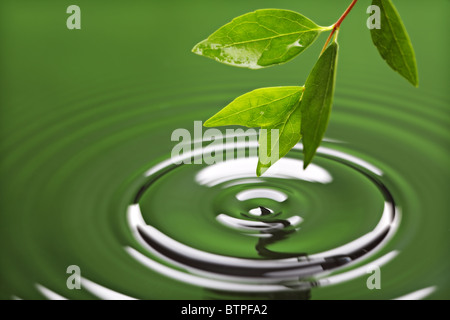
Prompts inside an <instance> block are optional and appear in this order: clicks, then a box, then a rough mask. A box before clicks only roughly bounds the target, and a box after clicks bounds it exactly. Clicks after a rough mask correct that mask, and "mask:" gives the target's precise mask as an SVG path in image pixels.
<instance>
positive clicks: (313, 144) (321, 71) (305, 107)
mask: <svg viewBox="0 0 450 320" xmlns="http://www.w3.org/2000/svg"><path fill="white" fill-rule="evenodd" d="M338 51H339V45H338V44H337V42H335V41H333V43H332V44H331V45H330V46H329V47H328V48H327V49H326V50H325V52H324V53H323V54H322V55H321V56H320V58H319V60H318V61H317V63H316V65H315V66H314V68H313V70H312V71H311V73H310V75H309V77H308V79H307V80H306V84H305V92H304V94H303V98H302V102H301V112H302V134H303V154H304V157H305V159H304V168H305V169H306V167H307V166H308V165H309V164H310V163H311V161H312V159H313V157H314V155H315V154H316V151H317V148H319V145H320V143H321V142H322V139H323V137H324V135H325V131H326V130H327V127H328V122H329V120H330V114H331V108H332V105H333V96H334V87H335V82H336V68H337V60H338Z"/></svg>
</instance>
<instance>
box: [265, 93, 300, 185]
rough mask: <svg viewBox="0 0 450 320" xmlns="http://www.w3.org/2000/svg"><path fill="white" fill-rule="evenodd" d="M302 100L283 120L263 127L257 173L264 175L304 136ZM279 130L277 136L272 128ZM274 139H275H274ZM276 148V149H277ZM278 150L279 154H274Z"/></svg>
mask: <svg viewBox="0 0 450 320" xmlns="http://www.w3.org/2000/svg"><path fill="white" fill-rule="evenodd" d="M301 119H302V115H301V112H300V101H299V102H298V103H297V105H296V106H294V108H292V109H291V111H290V112H289V113H288V114H287V115H286V117H285V118H284V119H283V121H282V122H281V123H279V124H277V125H275V126H273V127H263V128H262V129H266V130H261V134H260V136H259V161H258V167H257V169H256V175H257V176H258V177H259V176H261V175H263V174H264V173H265V172H266V171H267V170H268V169H269V168H270V167H271V166H272V165H273V164H275V163H276V162H277V161H278V160H279V159H281V158H283V157H284V156H285V155H286V154H287V153H288V152H289V151H290V150H291V149H292V148H293V147H294V146H295V145H296V144H297V143H298V142H299V141H300V139H301V138H302V135H301V133H300V129H301ZM271 129H275V130H278V132H277V134H276V135H275V137H273V136H272V133H273V132H272V130H271ZM272 140H274V141H272ZM275 150H276V151H275ZM274 152H277V153H278V154H277V155H274Z"/></svg>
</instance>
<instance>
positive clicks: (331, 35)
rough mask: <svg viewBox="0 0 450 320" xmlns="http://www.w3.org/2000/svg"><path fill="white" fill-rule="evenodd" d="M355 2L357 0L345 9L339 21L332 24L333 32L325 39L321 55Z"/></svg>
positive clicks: (355, 0)
mask: <svg viewBox="0 0 450 320" xmlns="http://www.w3.org/2000/svg"><path fill="white" fill-rule="evenodd" d="M356 2H358V0H353V2H352V3H351V4H350V6H349V7H348V8H347V10H345V12H344V13H343V14H342V16H341V17H340V18H339V20H338V21H337V22H336V23H335V24H334V26H333V31H331V34H330V36H329V37H328V39H327V42H326V43H325V46H324V47H323V50H322V53H323V52H324V51H325V49H326V48H327V47H328V44H329V43H330V41H331V38H332V37H333V35H334V34H335V32H336V31H337V30H338V29H339V28H340V27H341V24H342V22H343V21H344V20H345V18H347V16H348V14H349V13H350V11H352V9H353V7H354V6H355V4H356Z"/></svg>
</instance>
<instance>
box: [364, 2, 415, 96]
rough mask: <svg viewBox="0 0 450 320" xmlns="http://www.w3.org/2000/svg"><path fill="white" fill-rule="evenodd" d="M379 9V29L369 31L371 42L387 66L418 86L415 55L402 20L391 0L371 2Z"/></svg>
mask: <svg viewBox="0 0 450 320" xmlns="http://www.w3.org/2000/svg"><path fill="white" fill-rule="evenodd" d="M372 4H373V5H376V6H378V7H379V8H380V10H381V13H380V15H381V16H380V18H381V25H380V26H381V28H380V29H376V28H375V29H371V30H370V33H371V35H372V40H373V43H374V44H375V46H376V47H377V49H378V52H379V53H380V55H381V56H382V57H383V59H384V60H386V62H387V63H388V65H389V66H390V67H391V68H392V69H393V70H395V71H396V72H398V73H400V74H401V75H402V76H403V77H405V78H406V79H407V80H408V81H409V82H410V83H411V84H412V85H414V86H416V87H418V86H419V75H418V70H417V61H416V55H415V53H414V48H413V46H412V43H411V39H410V38H409V35H408V32H407V31H406V28H405V25H404V24H403V21H402V18H401V17H400V14H399V13H398V11H397V9H396V8H395V6H394V4H393V3H392V1H391V0H373V2H372Z"/></svg>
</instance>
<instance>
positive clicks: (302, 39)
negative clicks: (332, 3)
mask: <svg viewBox="0 0 450 320" xmlns="http://www.w3.org/2000/svg"><path fill="white" fill-rule="evenodd" d="M329 29H330V28H325V27H320V26H318V25H317V24H315V23H314V22H313V21H311V20H309V19H308V18H306V17H304V16H303V15H301V14H299V13H296V12H293V11H289V10H279V9H265V10H257V11H255V12H251V13H247V14H245V15H242V16H240V17H237V18H235V19H234V20H233V21H231V22H230V23H228V24H227V25H225V26H223V27H221V28H220V29H219V30H217V31H216V32H215V33H213V34H212V35H211V36H210V37H209V38H208V39H206V40H204V41H202V42H200V43H199V44H197V45H196V46H195V47H194V49H192V51H193V52H194V53H196V54H198V55H203V56H205V57H208V58H211V59H214V60H216V61H218V62H221V63H225V64H228V65H232V66H236V67H243V68H250V69H260V68H264V67H268V66H271V65H276V64H281V63H285V62H287V61H289V60H291V59H293V58H294V57H295V56H297V55H298V54H300V53H302V52H303V51H304V50H305V49H306V48H308V47H309V46H310V45H311V44H312V43H313V42H314V41H315V40H316V39H317V37H318V36H319V34H320V33H321V32H323V31H325V30H329Z"/></svg>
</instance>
